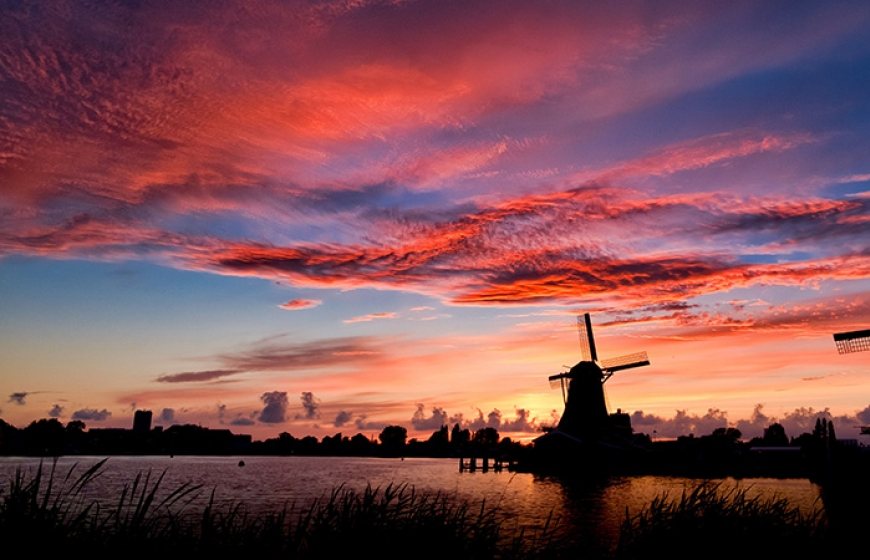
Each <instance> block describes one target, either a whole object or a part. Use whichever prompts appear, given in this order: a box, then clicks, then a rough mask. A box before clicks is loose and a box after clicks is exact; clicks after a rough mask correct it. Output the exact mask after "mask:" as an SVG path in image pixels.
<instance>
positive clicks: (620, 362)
mask: <svg viewBox="0 0 870 560" xmlns="http://www.w3.org/2000/svg"><path fill="white" fill-rule="evenodd" d="M648 365H649V357H648V356H647V355H646V352H635V353H634V354H626V355H625V356H617V357H616V358H605V359H604V360H601V369H605V370H607V371H609V372H611V373H613V372H614V371H621V370H624V369H631V368H636V367H641V366H648Z"/></svg>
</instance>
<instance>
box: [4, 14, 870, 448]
mask: <svg viewBox="0 0 870 560" xmlns="http://www.w3.org/2000/svg"><path fill="white" fill-rule="evenodd" d="M0 5H2V8H0V12H2V17H0V397H2V398H0V400H2V402H0V417H2V418H3V419H5V420H6V421H8V422H10V423H13V424H15V425H18V426H24V425H26V424H27V423H29V422H30V421H32V420H34V419H37V418H45V417H49V416H54V417H57V418H59V419H60V420H61V421H63V422H67V421H69V420H71V419H82V420H84V421H85V423H86V424H87V425H88V426H89V427H100V426H103V427H108V426H129V425H130V424H131V417H132V411H133V410H134V409H136V408H147V409H150V410H152V411H154V413H155V423H156V424H162V425H169V424H170V423H172V422H177V423H198V424H202V425H205V426H211V427H215V428H217V427H227V428H230V429H232V430H234V431H236V432H241V433H251V434H253V435H254V436H255V438H258V439H259V438H264V437H273V436H275V435H277V434H278V433H279V432H283V431H286V432H290V433H291V434H293V435H295V436H297V437H301V436H303V435H306V434H312V435H317V436H322V435H324V434H333V433H335V432H339V431H341V432H343V433H345V434H346V435H352V434H354V433H357V432H362V433H364V434H366V435H371V434H377V433H378V432H379V431H380V429H381V428H382V427H383V426H384V425H386V424H392V423H398V424H402V425H405V426H406V427H407V428H408V429H409V431H410V432H411V435H416V436H422V437H425V436H428V434H429V433H430V432H431V431H432V430H433V429H436V428H437V427H438V426H439V425H440V424H441V423H442V422H450V423H451V424H452V423H453V422H456V421H459V422H462V423H463V425H466V426H469V427H471V428H475V427H481V426H483V425H487V424H489V425H492V426H495V427H497V428H499V431H500V432H502V434H503V435H513V436H514V437H519V438H523V439H528V438H530V437H533V436H534V435H535V433H536V430H537V429H538V427H539V426H540V425H542V424H548V423H552V422H553V421H554V414H555V415H558V414H559V413H561V410H562V397H561V393H560V392H559V391H558V390H553V389H551V388H550V387H549V384H548V382H547V376H549V375H552V374H555V373H558V372H560V371H564V367H565V366H570V365H572V364H574V363H575V362H577V361H578V360H579V359H580V348H579V343H578V335H577V329H576V324H575V320H576V316H577V314H580V313H583V312H589V313H591V314H592V321H593V324H594V327H595V334H596V338H597V342H598V347H599V353H600V354H601V355H602V356H603V357H607V356H614V355H619V354H626V353H630V352H635V351H640V350H646V351H647V352H648V354H649V357H650V361H651V362H652V365H651V366H650V367H646V368H643V369H636V370H630V371H625V372H620V373H617V374H616V375H615V376H614V377H613V379H611V380H610V381H609V382H608V383H607V385H606V392H607V397H608V400H609V404H610V407H611V408H612V409H616V408H617V407H619V408H622V409H623V410H625V411H629V412H632V413H634V425H635V428H636V429H637V430H639V431H646V432H651V431H652V430H653V429H655V430H657V433H659V434H662V435H672V434H673V435H676V434H677V433H687V432H690V431H692V432H695V433H709V432H710V431H711V430H712V429H713V427H716V426H717V425H725V424H726V423H727V424H728V425H732V426H738V427H740V428H742V429H743V430H744V432H745V433H746V435H748V436H754V435H760V431H761V426H763V425H767V423H769V422H770V421H772V420H773V419H777V420H780V421H783V422H784V423H786V429H787V432H788V433H789V435H798V434H797V433H793V431H794V430H797V429H799V428H800V426H804V425H806V426H808V427H811V426H812V421H813V420H814V418H815V415H816V414H817V413H818V412H819V411H824V410H826V409H827V410H828V412H829V413H830V414H831V415H832V416H834V417H836V418H837V422H838V428H840V432H839V434H840V435H841V436H843V435H849V434H855V433H856V432H857V430H856V429H855V426H857V425H859V424H870V352H864V353H856V354H849V355H838V354H837V352H836V348H835V346H834V343H833V339H832V333H834V332H839V331H848V330H857V329H864V328H870V300H868V296H870V211H868V210H870V34H868V32H867V30H868V29H870V4H868V3H867V2H852V3H850V2H792V1H788V2H767V1H765V2H707V3H697V2H687V3H678V2H665V3H663V2H649V3H644V2H627V3H618V4H617V5H612V6H611V5H609V4H608V3H601V2H589V3H583V2H573V1H571V2H569V1H565V2H548V1H544V2H525V1H521V2H507V1H494V2H422V1H421V2H416V1H392V2H390V1H387V2H378V1H367V0H355V1H352V0H348V1H345V2H274V3H271V2H259V1H241V0H240V1H238V2H230V1H228V2H201V3H200V2H147V1H146V2H141V3H133V2H131V3H126V2H114V3H106V4H103V3H98V2H88V3H85V2H63V1H58V2H45V3H35V4H34V5H32V6H25V7H22V6H20V5H18V3H17V2H11V3H7V2H5V1H3V2H0ZM759 405H760V406H759ZM844 430H845V431H844Z"/></svg>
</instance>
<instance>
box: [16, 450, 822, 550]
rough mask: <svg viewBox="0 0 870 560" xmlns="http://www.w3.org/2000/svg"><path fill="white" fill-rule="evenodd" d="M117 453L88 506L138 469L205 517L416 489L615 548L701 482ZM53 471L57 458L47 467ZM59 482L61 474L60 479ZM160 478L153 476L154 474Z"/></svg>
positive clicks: (450, 465) (803, 498) (785, 482)
mask: <svg viewBox="0 0 870 560" xmlns="http://www.w3.org/2000/svg"><path fill="white" fill-rule="evenodd" d="M97 461H99V458H96V457H62V458H60V459H58V461H57V471H56V472H57V473H59V475H60V476H61V477H62V476H64V475H65V474H66V472H67V471H68V470H69V469H70V468H72V467H75V471H74V472H75V473H82V472H84V471H85V470H86V469H87V468H88V467H89V466H91V465H93V464H95V463H96V462H97ZM244 461H245V466H244V467H240V466H239V465H238V462H239V457H181V456H179V457H175V458H169V457H112V458H110V459H109V460H108V462H107V463H106V465H105V466H104V468H103V470H102V474H101V475H100V476H99V478H97V479H96V480H95V481H93V482H92V483H91V484H90V485H89V486H88V488H87V489H86V497H87V499H88V500H91V499H93V500H97V501H100V502H101V503H104V504H106V505H113V504H114V503H116V501H117V499H118V496H119V495H120V493H121V490H122V488H123V487H124V485H128V484H130V483H131V482H132V481H133V479H134V477H135V476H136V474H137V473H145V472H147V471H149V470H150V471H151V472H152V477H156V475H159V474H160V473H162V472H164V471H165V477H164V479H163V482H162V483H161V489H162V492H163V493H168V492H170V491H172V490H173V489H175V488H177V487H178V486H179V485H181V484H184V483H193V484H200V485H202V486H203V491H202V493H201V494H200V496H199V497H198V498H197V499H196V500H195V501H194V502H192V503H191V504H190V505H189V506H188V510H189V511H192V512H196V511H198V510H200V509H201V508H202V507H203V506H204V504H205V503H206V502H207V500H208V497H209V495H210V493H211V491H212V490H214V500H215V505H216V506H218V507H220V506H226V505H228V504H235V503H239V502H241V503H242V504H244V506H245V508H246V510H247V511H248V512H250V513H262V512H276V511H280V510H281V509H282V508H285V507H287V508H290V509H294V508H301V507H304V506H305V505H306V504H308V503H310V502H311V501H312V500H314V499H316V498H319V497H322V496H325V495H328V494H329V493H330V492H331V491H332V490H333V489H335V488H336V487H337V486H339V485H342V486H343V487H344V488H348V489H354V490H362V489H364V488H365V487H366V485H368V484H370V485H372V486H373V487H377V486H380V487H384V486H386V485H387V484H390V483H393V484H407V485H409V486H412V487H413V488H414V489H415V490H416V491H418V492H440V493H442V494H445V495H447V496H449V497H450V498H451V499H454V498H455V499H457V500H464V501H468V502H470V503H471V504H473V505H475V506H479V505H480V504H481V502H482V501H485V503H486V504H487V505H491V506H497V508H498V511H499V515H500V516H501V519H502V528H503V529H504V530H506V531H507V532H509V533H512V534H516V531H519V530H521V529H522V530H524V531H525V534H526V535H530V534H532V535H534V534H535V532H536V531H539V530H540V529H541V528H542V527H543V526H544V525H545V524H546V523H547V520H548V519H551V522H550V530H551V531H554V536H557V537H559V538H563V539H564V538H568V539H570V540H590V541H591V542H594V541H596V540H597V541H598V542H602V543H604V544H605V546H607V545H612V544H613V543H614V542H615V538H616V536H617V534H618V531H619V526H620V525H621V523H622V522H623V520H624V519H625V516H626V512H628V513H630V514H635V513H637V512H639V511H640V510H641V509H642V508H643V507H644V506H646V505H648V504H649V502H650V501H652V499H653V498H655V497H656V496H658V495H660V494H662V493H664V492H667V493H668V495H669V496H672V497H675V498H678V497H679V495H680V493H681V492H682V491H683V490H684V489H691V488H693V487H694V486H696V485H697V483H698V482H700V481H698V480H693V479H688V478H680V477H660V476H636V477H619V478H614V479H610V480H608V481H606V482H603V483H601V482H600V483H596V484H577V483H573V484H568V483H565V482H563V481H560V480H558V479H554V478H546V477H538V476H534V475H531V474H527V473H509V472H488V473H482V472H475V473H468V472H465V473H459V472H458V464H457V462H456V460H453V459H422V458H409V459H405V460H404V461H402V460H399V459H379V458H367V457H359V458H336V457H245V458H244ZM38 465H39V459H36V458H20V457H4V458H0V480H2V481H3V484H2V486H0V488H3V490H2V491H5V481H6V480H8V478H9V476H10V475H12V474H13V473H14V472H15V470H16V468H19V467H20V468H22V469H24V470H29V471H30V472H31V473H32V472H35V470H36V468H37V467H38ZM46 466H47V467H50V461H47V462H46ZM56 478H57V477H56ZM152 480H153V478H152ZM718 482H721V484H722V488H723V489H732V488H748V489H749V490H748V491H749V494H750V495H755V494H760V495H762V496H764V497H773V496H777V497H782V498H786V499H788V500H789V502H790V503H791V504H793V505H795V506H798V507H800V508H801V509H802V510H803V511H804V512H807V513H809V512H811V511H813V510H814V509H816V508H819V509H821V500H819V489H818V487H817V486H816V485H814V484H812V483H810V482H809V481H808V480H805V479H743V480H734V479H724V480H720V481H718Z"/></svg>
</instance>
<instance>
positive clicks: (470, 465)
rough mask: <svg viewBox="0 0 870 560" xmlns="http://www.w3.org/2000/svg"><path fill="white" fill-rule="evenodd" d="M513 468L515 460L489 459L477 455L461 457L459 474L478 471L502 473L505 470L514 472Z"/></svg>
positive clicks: (485, 456)
mask: <svg viewBox="0 0 870 560" xmlns="http://www.w3.org/2000/svg"><path fill="white" fill-rule="evenodd" d="M513 468H514V462H513V460H512V459H506V458H504V457H489V456H487V455H483V456H481V457H477V456H476V455H472V456H471V457H459V472H476V471H477V470H478V469H480V471H482V472H489V471H490V470H492V471H494V472H501V471H503V470H508V471H512V470H513Z"/></svg>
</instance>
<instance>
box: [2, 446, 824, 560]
mask: <svg viewBox="0 0 870 560" xmlns="http://www.w3.org/2000/svg"><path fill="white" fill-rule="evenodd" d="M103 463H104V462H101V463H98V464H96V465H94V466H93V467H91V468H90V469H88V470H87V471H85V472H83V473H82V474H79V475H76V474H74V469H70V470H69V471H68V472H66V473H57V472H55V470H54V469H53V468H52V469H48V470H45V469H42V468H39V469H38V470H37V471H36V472H35V473H34V474H32V475H28V474H26V473H23V472H21V471H18V472H17V473H16V474H15V475H14V476H13V477H12V478H11V479H10V480H9V481H8V484H7V485H6V486H5V488H3V489H2V494H0V539H2V541H3V542H4V543H7V545H8V544H10V543H19V544H21V545H22V546H24V547H26V549H27V551H28V552H29V553H32V554H36V555H37V557H42V556H43V555H44V554H46V555H47V554H57V553H65V554H69V553H72V554H73V556H74V557H77V556H78V553H82V554H85V553H90V554H92V553H94V552H103V553H109V554H125V555H128V556H129V555H131V554H132V555H133V556H135V557H142V556H146V555H153V554H163V555H169V556H171V557H177V556H181V555H185V554H187V555H189V554H195V555H197V556H200V555H211V556H217V557H230V556H241V557H254V556H255V555H258V554H259V555H265V556H268V557H285V558H337V557H340V556H344V555H351V554H352V555H356V556H362V557H369V556H377V557H380V558H399V557H402V558H442V559H455V558H596V557H602V556H604V557H614V558H625V559H629V558H632V559H633V558H659V557H666V558H670V559H675V558H698V557H705V558H734V557H737V556H741V557H743V558H761V557H770V556H774V557H791V558H810V557H817V556H818V555H820V554H824V555H829V554H830V552H831V550H830V548H831V545H832V544H834V542H835V541H834V539H832V536H831V533H830V531H829V529H828V527H827V525H826V523H825V520H824V518H823V516H822V515H821V513H818V512H817V513H814V514H812V515H804V514H802V513H801V512H800V511H799V510H798V509H797V508H795V507H792V506H791V505H789V503H788V502H787V501H786V500H783V499H778V498H761V497H750V496H749V495H748V494H747V492H746V491H745V490H730V491H725V490H722V489H721V488H720V487H719V486H717V485H715V484H701V485H699V486H698V487H696V488H694V489H693V490H691V491H686V492H684V493H683V494H682V495H681V496H679V497H675V498H670V497H668V496H661V497H659V498H656V499H655V500H654V501H653V502H652V503H651V504H649V506H648V507H646V508H645V509H644V510H643V511H641V512H637V513H635V514H632V515H628V514H627V516H626V519H625V522H624V524H623V527H622V529H621V532H620V537H619V541H618V543H616V546H615V548H614V549H613V550H608V551H604V552H602V551H601V550H600V549H592V548H589V547H587V546H585V545H583V544H582V543H581V544H578V543H574V544H572V545H570V546H568V545H565V544H564V543H561V542H560V541H559V539H558V538H556V537H555V534H556V533H555V532H553V531H552V530H550V529H548V528H544V529H543V530H542V531H540V532H538V533H537V534H535V535H530V534H508V532H509V531H508V530H506V529H505V526H504V524H503V523H501V522H500V521H499V516H498V511H497V509H496V508H492V507H487V506H486V505H481V506H479V507H471V506H470V505H469V504H468V503H463V502H457V501H456V500H454V499H450V498H449V497H448V496H446V495H443V494H437V493H436V494H422V493H417V492H415V491H414V489H413V488H410V487H408V486H401V485H400V486H393V485H391V486H387V487H386V488H371V487H369V488H366V489H365V490H363V491H359V492H357V491H353V490H349V489H345V488H338V489H336V490H334V491H333V492H332V493H331V494H329V495H327V496H324V497H323V498H321V499H320V500H317V501H315V502H314V503H312V504H309V505H307V506H306V507H304V508H302V509H301V510H297V509H294V508H292V507H288V508H286V509H285V510H283V511H280V512H276V513H273V514H269V515H249V514H247V513H246V512H245V509H244V507H243V506H242V505H241V504H237V505H235V506H231V507H223V508H218V507H215V505H214V494H213V493H212V494H211V499H210V500H208V504H207V506H206V507H205V508H204V509H203V508H202V507H201V506H197V507H196V508H194V507H190V506H191V503H192V502H193V501H194V500H196V499H200V498H202V497H203V495H202V492H203V489H202V488H201V487H199V486H195V485H190V484H185V485H182V486H180V487H179V488H175V489H174V490H172V491H165V489H162V488H161V487H160V486H161V483H162V476H154V477H152V476H151V475H150V474H145V475H140V476H137V477H136V479H135V480H133V481H132V482H131V483H130V484H129V485H128V486H127V487H125V488H124V490H123V491H122V492H121V493H120V495H119V496H118V499H117V501H116V503H114V504H113V505H112V506H111V507H107V506H106V505H99V504H97V503H95V502H93V501H90V500H89V499H88V498H87V491H86V490H87V488H88V485H89V484H90V483H91V482H92V481H93V480H94V479H95V478H97V477H98V476H99V475H100V471H101V468H102V466H103ZM836 542H837V543H839V538H838V539H837V541H836Z"/></svg>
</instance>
